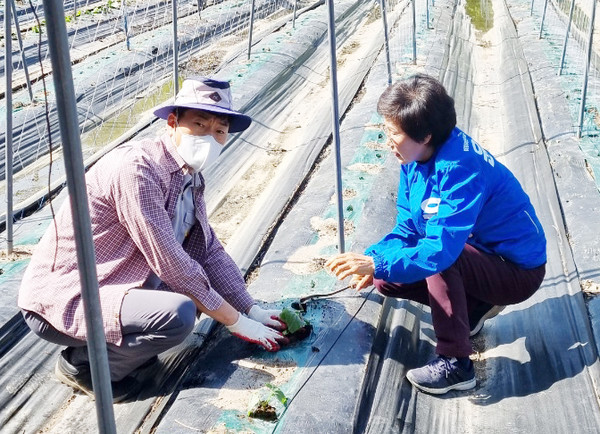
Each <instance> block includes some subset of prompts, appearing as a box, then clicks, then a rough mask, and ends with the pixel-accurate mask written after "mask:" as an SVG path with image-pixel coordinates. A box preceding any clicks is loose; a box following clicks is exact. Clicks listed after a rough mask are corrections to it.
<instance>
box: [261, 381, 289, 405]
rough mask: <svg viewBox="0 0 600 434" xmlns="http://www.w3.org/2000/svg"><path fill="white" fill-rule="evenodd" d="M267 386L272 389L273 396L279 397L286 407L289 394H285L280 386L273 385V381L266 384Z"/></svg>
mask: <svg viewBox="0 0 600 434" xmlns="http://www.w3.org/2000/svg"><path fill="white" fill-rule="evenodd" d="M265 386H267V387H268V388H269V389H271V392H272V394H273V396H274V397H275V398H277V400H278V401H279V402H281V403H282V404H283V406H284V407H287V402H288V399H287V396H285V394H284V393H283V392H282V391H281V389H280V388H279V387H277V386H273V385H272V384H271V383H267V384H265Z"/></svg>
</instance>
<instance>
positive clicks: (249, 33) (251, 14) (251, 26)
mask: <svg viewBox="0 0 600 434" xmlns="http://www.w3.org/2000/svg"><path fill="white" fill-rule="evenodd" d="M250 7H251V10H250V29H249V31H248V60H250V55H251V54H252V30H253V29H254V0H252V4H251V5H250Z"/></svg>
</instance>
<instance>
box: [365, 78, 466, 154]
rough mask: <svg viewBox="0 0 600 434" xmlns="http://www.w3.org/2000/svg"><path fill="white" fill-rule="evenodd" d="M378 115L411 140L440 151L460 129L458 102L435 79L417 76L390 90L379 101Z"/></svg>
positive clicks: (394, 85)
mask: <svg viewBox="0 0 600 434" xmlns="http://www.w3.org/2000/svg"><path fill="white" fill-rule="evenodd" d="M377 112H378V113H379V114H380V115H382V116H383V117H384V118H386V119H388V120H390V121H392V122H394V123H395V124H396V125H397V126H398V127H400V128H401V129H402V131H404V132H405V133H406V134H407V135H408V136H409V137H410V138H411V139H413V140H415V141H417V142H422V141H423V140H425V138H426V137H427V136H428V135H429V134H431V140H430V141H429V145H431V146H432V147H434V148H438V147H439V146H440V145H441V144H442V143H444V142H445V141H446V139H447V138H448V136H449V135H450V132H451V131H452V129H453V128H454V127H455V126H456V110H455V109H454V100H453V99H452V97H450V95H448V93H447V92H446V89H444V86H443V85H442V83H440V82H439V81H438V80H436V79H435V78H433V77H431V76H429V75H425V74H416V75H413V76H412V77H409V78H408V79H406V80H402V81H399V82H398V83H394V84H393V85H391V86H389V87H388V88H387V89H386V90H385V91H384V92H383V94H382V95H381V96H380V97H379V102H378V103H377Z"/></svg>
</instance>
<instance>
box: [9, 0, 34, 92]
mask: <svg viewBox="0 0 600 434" xmlns="http://www.w3.org/2000/svg"><path fill="white" fill-rule="evenodd" d="M7 1H9V2H10V6H11V9H12V11H13V18H14V20H15V32H16V33H17V41H18V42H19V52H20V53H21V62H22V63H23V72H24V73H25V82H26V83H27V90H28V91H29V100H30V101H31V102H33V89H32V88H31V80H30V79H29V68H28V67H27V59H26V58H25V50H23V38H22V37H21V29H20V28H19V16H18V15H17V6H16V5H15V0H7Z"/></svg>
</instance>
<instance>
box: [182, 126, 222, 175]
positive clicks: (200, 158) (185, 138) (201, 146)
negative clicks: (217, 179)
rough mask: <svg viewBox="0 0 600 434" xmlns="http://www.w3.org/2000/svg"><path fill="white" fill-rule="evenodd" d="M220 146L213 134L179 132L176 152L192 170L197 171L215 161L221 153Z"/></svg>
mask: <svg viewBox="0 0 600 434" xmlns="http://www.w3.org/2000/svg"><path fill="white" fill-rule="evenodd" d="M221 147H222V146H221V144H220V143H219V142H217V141H216V140H215V138H214V137H213V136H192V135H191V134H185V133H181V139H180V141H179V146H178V147H177V153H178V154H179V156H180V157H181V158H183V161H185V162H186V164H187V165H188V166H190V167H191V168H192V169H194V172H199V171H201V170H202V169H203V168H205V167H208V166H210V165H211V164H212V163H214V162H215V160H216V159H217V158H218V157H219V154H220V153H221Z"/></svg>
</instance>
